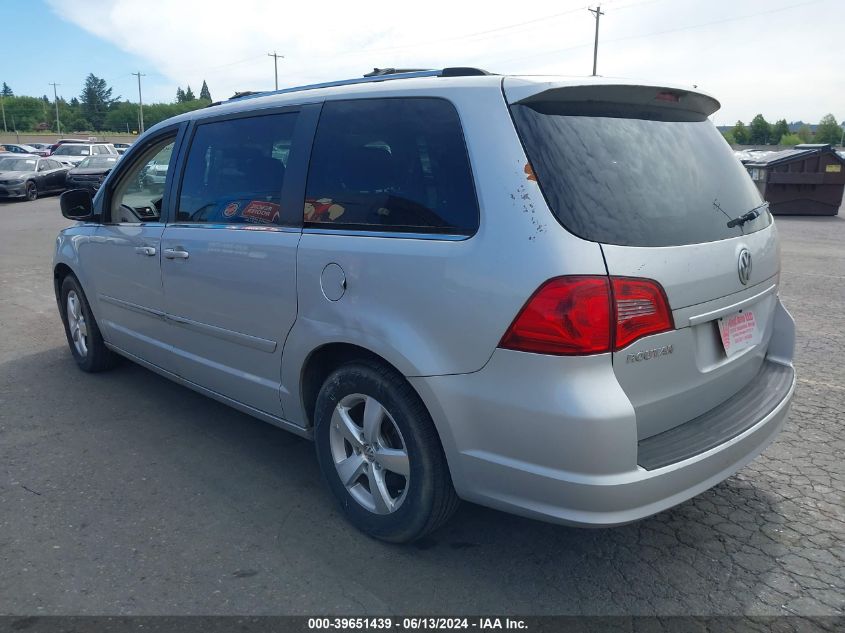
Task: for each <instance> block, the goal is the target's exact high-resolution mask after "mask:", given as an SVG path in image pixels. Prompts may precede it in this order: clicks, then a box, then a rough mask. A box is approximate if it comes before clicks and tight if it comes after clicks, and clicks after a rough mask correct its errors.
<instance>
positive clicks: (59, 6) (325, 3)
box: [0, 0, 845, 125]
mask: <svg viewBox="0 0 845 633" xmlns="http://www.w3.org/2000/svg"><path fill="white" fill-rule="evenodd" d="M590 6H595V4H592V5H590ZM601 6H602V11H603V12H604V15H602V17H601V21H600V33H599V57H598V74H600V75H604V76H607V77H624V78H629V79H630V78H641V79H646V80H649V81H658V82H661V81H662V82H667V83H671V84H675V85H686V86H691V85H695V86H698V88H699V89H701V90H704V91H706V92H708V93H710V94H712V95H713V96H715V97H716V98H717V99H719V100H720V101H721V103H722V109H721V110H720V111H719V112H717V113H716V114H715V115H714V117H711V118H713V119H714V121H715V122H716V123H717V124H718V125H726V124H732V123H734V122H735V121H736V120H738V119H741V120H743V121H745V122H746V123H748V122H749V121H750V119H751V118H752V117H753V116H754V115H755V114H757V113H762V114H763V115H764V116H765V117H766V118H767V119H768V120H769V121H774V120H775V119H780V118H786V119H787V121H796V120H803V121H806V122H811V123H816V122H818V121H819V119H821V117H822V116H823V115H825V114H826V113H828V112H832V113H833V114H834V115H835V116H836V117H837V120H839V121H842V120H843V119H845V69H843V64H842V46H841V41H842V38H843V33H845V11H843V9H845V0H766V1H765V2H761V1H760V0H604V2H602V3H601ZM0 7H2V9H3V16H4V25H5V27H6V28H4V30H3V31H4V41H5V49H6V54H5V55H4V56H3V58H4V63H3V64H0V81H5V82H6V83H8V84H9V85H10V86H11V87H12V89H13V90H14V91H15V94H30V95H39V96H40V95H43V94H47V95H49V96H50V97H51V98H52V91H53V87H52V86H51V85H49V84H50V83H51V82H57V83H59V84H60V85H59V86H58V87H57V90H58V94H59V95H60V96H63V97H64V98H66V99H70V98H71V97H73V96H77V95H78V94H79V93H80V92H81V90H82V83H83V81H84V78H85V76H86V75H87V74H88V73H94V74H95V75H97V76H98V77H102V78H104V79H106V81H107V83H108V84H109V86H111V87H112V88H113V89H114V95H115V96H121V97H123V98H126V99H129V100H131V101H133V102H137V100H138V84H137V79H136V78H135V77H134V76H133V75H132V74H131V73H133V72H137V71H140V72H142V73H144V75H145V76H143V77H142V78H141V79H142V89H143V99H144V102H145V103H148V102H152V101H173V100H174V99H175V95H176V88H177V86H181V87H183V88H184V87H185V86H187V85H190V86H191V88H192V89H193V91H194V93H195V94H197V95H198V94H199V89H200V86H201V85H202V82H203V80H204V79H205V80H206V81H207V82H208V86H209V88H210V90H211V94H212V97H213V98H214V99H215V100H217V99H225V98H228V97H229V96H231V95H232V94H233V93H234V92H236V91H241V90H268V89H272V88H273V85H274V77H273V58H271V57H269V56H268V55H267V54H268V52H273V51H276V52H278V53H279V54H280V55H284V59H279V62H278V63H279V84H280V87H286V86H296V85H302V84H308V83H315V82H320V81H331V80H334V79H345V78H350V77H356V76H360V75H362V74H363V73H365V72H368V71H370V70H372V69H373V68H374V67H414V68H442V67H444V66H477V67H480V68H484V69H486V70H489V71H491V72H497V73H508V74H519V73H524V74H560V75H569V76H572V75H576V76H578V75H581V76H583V75H589V74H590V73H591V71H592V54H593V34H594V29H595V19H594V17H593V15H592V14H591V13H590V12H588V10H587V8H588V5H587V4H585V2H584V1H583V0H553V1H548V2H547V1H545V0H534V1H533V2H495V1H493V0H488V1H487V2H484V3H481V2H459V1H457V0H450V1H446V0H426V1H425V2H424V3H415V2H401V1H397V0H378V1H369V2H368V1H366V0H358V1H357V2H352V1H350V0H343V1H338V0H319V1H312V2H290V1H288V2H285V1H284V0H235V1H234V2H225V3H224V2H213V1H210V0H202V1H200V0H0ZM10 53H11V54H10ZM12 62H13V63H12Z"/></svg>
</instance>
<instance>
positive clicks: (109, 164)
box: [66, 156, 120, 191]
mask: <svg viewBox="0 0 845 633" xmlns="http://www.w3.org/2000/svg"><path fill="white" fill-rule="evenodd" d="M119 158H120V157H119V156H89V157H88V158H86V159H84V160H83V161H82V162H80V163H79V164H78V165H76V166H75V167H74V168H73V169H71V170H70V171H69V172H68V173H67V180H66V182H67V187H68V189H74V188H85V189H90V190H92V191H97V189H99V188H100V185H101V184H102V182H103V180H104V179H105V177H106V175H107V174H108V173H109V172H110V171H111V170H112V169H114V166H115V165H116V164H117V161H118V159H119Z"/></svg>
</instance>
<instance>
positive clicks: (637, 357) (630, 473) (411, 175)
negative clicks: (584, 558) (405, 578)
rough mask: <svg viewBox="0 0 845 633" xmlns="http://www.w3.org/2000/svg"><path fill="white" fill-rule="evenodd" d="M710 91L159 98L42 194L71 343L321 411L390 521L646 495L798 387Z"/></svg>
mask: <svg viewBox="0 0 845 633" xmlns="http://www.w3.org/2000/svg"><path fill="white" fill-rule="evenodd" d="M718 107H719V103H718V101H716V100H715V99H714V98H712V97H710V96H708V95H706V94H703V93H700V92H697V91H690V90H688V89H686V88H676V87H667V86H663V85H651V84H641V83H632V82H626V81H622V80H609V79H604V78H585V79H577V80H573V79H563V78H560V79H558V78H549V77H542V78H535V77H512V76H506V77H502V76H498V75H489V74H487V73H484V72H483V71H478V70H475V69H466V68H459V69H446V70H442V71H420V72H410V73H397V74H392V75H391V74H387V75H380V76H376V77H372V78H368V79H360V80H355V81H344V82H338V83H336V84H323V85H319V86H305V87H302V88H299V89H291V90H285V91H281V92H276V93H269V94H266V95H250V96H247V97H242V98H238V99H232V100H229V101H228V102H225V103H223V104H220V105H215V106H213V107H209V108H204V109H202V110H197V111H194V112H191V113H186V114H183V115H180V116H178V117H175V118H173V119H170V120H167V121H164V122H162V123H160V124H158V125H156V126H155V127H153V128H152V129H150V130H149V131H147V132H146V133H145V134H144V135H143V136H142V137H141V138H139V139H138V141H137V142H136V143H135V144H134V145H133V147H132V148H131V149H130V150H129V151H128V152H127V154H126V156H125V157H124V158H122V159H121V160H120V161H119V162H118V164H117V165H116V166H115V168H114V169H113V170H112V171H111V173H110V174H109V175H108V177H107V178H106V180H105V182H104V184H103V186H102V187H101V189H100V191H99V192H98V194H97V196H96V197H95V198H93V200H92V196H91V194H90V192H89V191H84V190H74V191H69V192H66V193H65V194H63V196H62V201H61V202H62V212H63V213H64V214H65V216H66V217H68V218H73V219H76V220H79V222H78V223H77V224H76V225H74V226H72V227H70V228H68V229H65V230H64V231H62V232H61V233H60V235H59V238H58V241H57V244H56V253H55V263H54V276H55V288H56V296H57V299H58V305H59V309H60V311H61V316H62V319H63V321H64V324H65V333H66V335H67V340H68V344H69V346H70V350H71V353H72V355H73V358H74V359H75V361H76V363H77V364H78V366H79V367H80V368H81V369H82V370H84V371H89V372H93V371H101V370H105V369H107V368H109V367H111V366H112V365H113V363H114V362H115V358H116V356H117V355H120V356H125V357H126V358H129V359H131V360H133V361H135V362H137V363H140V364H141V365H143V366H145V367H147V368H149V369H151V370H153V371H155V372H158V373H160V374H162V375H164V376H166V377H168V378H170V379H172V380H175V381H177V382H180V383H181V384H183V385H186V386H188V387H190V388H192V389H195V390H197V391H199V392H201V393H203V394H206V395H208V396H211V397H212V398H216V399H218V400H220V401H222V402H225V403H226V404H229V405H231V406H233V407H235V408H236V409H239V410H241V411H245V412H247V413H249V414H250V415H253V416H255V417H257V418H260V419H262V420H265V421H267V422H270V423H272V424H275V425H278V426H280V427H282V428H284V429H287V430H290V431H292V432H294V433H297V434H299V435H301V436H304V437H308V438H312V439H313V440H314V441H315V447H316V453H317V458H318V461H319V464H320V467H321V470H322V473H323V476H324V478H325V480H326V482H327V484H328V487H329V489H330V490H331V492H332V493H333V494H334V496H335V497H336V498H337V500H338V502H339V506H340V508H342V511H343V513H344V514H345V515H346V516H347V517H348V518H349V519H350V520H351V522H352V523H353V524H355V525H356V526H358V527H359V528H360V529H361V530H363V531H364V532H366V533H367V534H370V535H372V536H375V537H378V538H381V539H385V540H388V541H409V540H413V539H415V538H419V537H421V536H422V535H424V534H426V533H427V532H429V531H431V530H433V529H435V528H436V527H437V526H439V525H441V524H443V522H444V521H446V519H447V518H448V517H449V516H450V515H451V514H452V512H453V511H454V509H455V507H456V505H457V503H458V499H466V500H469V501H473V502H477V503H480V504H484V505H487V506H490V507H493V508H498V509H501V510H505V511H508V512H514V513H518V514H522V515H525V516H529V517H535V518H539V519H545V520H548V521H555V522H560V523H567V524H572V525H588V526H614V525H619V524H623V523H627V522H630V521H634V520H637V519H640V518H642V517H646V516H649V515H652V514H655V513H657V512H661V511H663V510H665V509H667V508H670V507H672V506H674V505H676V504H678V503H681V502H682V501H684V500H685V499H689V498H690V497H693V496H694V495H697V494H699V493H701V492H702V491H704V490H706V489H707V488H709V487H711V486H713V485H715V484H716V483H718V482H720V481H722V480H723V479H725V478H726V477H728V476H729V475H731V474H732V473H734V472H735V471H737V470H738V469H740V468H742V467H743V466H744V465H745V464H747V463H748V462H749V461H751V460H752V459H753V458H754V457H755V456H757V455H758V454H759V453H760V452H761V451H762V450H763V449H764V448H765V447H766V446H767V445H768V444H769V443H770V442H771V441H772V440H773V439H774V438H775V437H776V436H777V434H778V432H779V431H780V429H781V427H782V425H783V423H784V420H785V418H786V415H787V411H788V408H789V405H790V402H791V398H792V394H793V390H794V386H795V372H794V369H793V365H792V358H793V345H794V324H793V321H792V318H791V317H790V316H789V314H788V313H787V311H786V310H785V309H784V307H783V305H782V304H781V302H780V299H779V297H778V287H779V279H780V278H779V274H780V262H779V254H778V253H779V248H778V236H777V230H776V228H775V225H774V223H773V221H772V217H771V215H770V214H769V213H768V211H767V209H766V208H765V205H763V204H762V200H761V198H760V195H759V193H758V192H757V190H756V188H755V187H754V184H753V183H752V182H751V179H750V178H748V176H747V174H746V173H745V170H744V169H743V168H742V166H741V164H740V163H739V162H738V161H737V160H736V159H735V158H734V157H733V155H732V153H731V150H730V148H729V146H728V145H727V144H726V143H725V142H724V140H723V138H722V136H721V135H720V134H719V132H718V131H717V130H716V128H715V127H714V126H713V124H712V123H711V122H710V120H709V119H708V116H709V115H711V114H713V112H715V111H716V110H717V109H718ZM171 151H172V156H170V158H169V159H168V160H167V161H166V162H167V164H168V169H167V173H166V181H165V186H164V188H163V190H161V189H159V188H158V187H152V186H150V183H149V182H147V181H145V180H144V179H143V178H141V177H140V176H141V174H143V173H145V170H147V173H148V171H149V170H148V167H149V166H150V165H157V164H160V163H161V160H162V156H163V155H165V154H166V155H169V154H170V153H171ZM176 165H179V166H180V167H179V168H178V169H177V168H175V166H176ZM93 235H96V238H97V239H96V240H93V239H90V237H91V236H93ZM752 263H753V266H752Z"/></svg>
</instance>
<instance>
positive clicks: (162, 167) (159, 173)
mask: <svg viewBox="0 0 845 633" xmlns="http://www.w3.org/2000/svg"><path fill="white" fill-rule="evenodd" d="M169 160H170V156H163V157H161V159H155V160H152V161H150V163H149V164H148V165H147V166H146V167H145V168H144V169H143V170H142V171H141V179H142V181H143V182H142V186H143V187H146V188H149V189H153V188H158V189H159V190H161V189H163V188H164V183H165V182H166V180H167V170H168V167H169Z"/></svg>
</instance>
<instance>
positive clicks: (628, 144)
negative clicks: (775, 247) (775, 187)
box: [512, 102, 771, 246]
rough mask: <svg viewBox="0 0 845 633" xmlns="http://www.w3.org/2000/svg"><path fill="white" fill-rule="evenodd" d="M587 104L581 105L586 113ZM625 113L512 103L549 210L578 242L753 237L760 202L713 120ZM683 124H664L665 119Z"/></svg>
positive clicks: (759, 224)
mask: <svg viewBox="0 0 845 633" xmlns="http://www.w3.org/2000/svg"><path fill="white" fill-rule="evenodd" d="M588 108H589V109H588ZM665 111H666V110H665V109H663V112H661V113H660V114H657V113H653V112H649V111H648V110H642V109H637V111H630V112H628V111H626V109H625V108H624V107H619V106H614V107H613V108H609V107H608V108H602V107H601V106H580V107H573V106H572V105H571V104H565V103H548V102H546V103H540V104H530V105H521V104H518V105H515V106H513V107H512V112H513V117H514V121H515V123H516V127H517V130H518V132H519V134H520V136H521V138H522V142H523V144H524V145H525V149H526V152H527V154H528V159H529V160H530V161H531V166H532V167H533V169H534V173H535V175H536V177H537V179H538V183H539V185H540V187H541V189H542V191H543V194H544V195H545V197H546V201H547V202H548V204H549V207H550V208H551V210H552V212H553V213H554V214H555V216H557V219H558V220H559V221H560V222H561V224H563V226H564V227H566V228H567V230H569V231H570V232H572V233H574V234H575V235H577V236H579V237H582V238H584V239H588V240H592V241H596V242H602V243H604V244H619V245H622V246H680V245H684V244H696V243H700V242H713V241H716V240H723V239H727V238H731V237H737V236H740V235H742V234H743V233H750V232H753V231H759V230H760V229H763V228H765V227H767V226H768V225H769V224H770V223H771V216H770V215H769V213H768V211H767V210H766V209H765V208H761V209H760V214H759V216H758V217H757V218H756V219H754V220H751V221H749V222H747V223H745V225H744V226H734V227H733V228H729V227H728V226H727V223H728V221H729V220H730V219H732V218H736V217H738V216H740V215H743V214H744V213H746V212H748V211H749V210H751V209H753V208H754V207H758V206H759V205H760V204H761V203H762V202H763V201H762V199H761V198H760V194H759V193H758V191H757V188H756V187H755V185H754V183H753V182H752V181H751V178H749V177H748V174H747V173H746V171H745V169H744V168H743V167H742V165H741V164H740V162H739V161H738V160H737V159H736V158H735V157H734V155H733V152H732V151H731V148H730V146H728V144H727V143H726V142H725V141H724V139H723V138H722V136H721V134H719V132H718V131H717V130H716V128H715V127H714V126H713V124H712V123H711V122H710V121H709V120H707V119H706V118H703V117H698V116H690V113H688V112H686V113H683V116H677V115H669V116H668V117H667V115H666V114H665ZM673 117H674V118H678V119H684V120H667V118H669V119H672V118H673Z"/></svg>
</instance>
